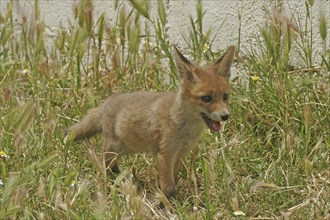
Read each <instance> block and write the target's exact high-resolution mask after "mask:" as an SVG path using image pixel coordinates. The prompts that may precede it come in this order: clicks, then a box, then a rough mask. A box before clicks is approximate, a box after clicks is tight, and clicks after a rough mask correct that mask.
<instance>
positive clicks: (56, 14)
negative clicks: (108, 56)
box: [0, 0, 330, 50]
mask: <svg viewBox="0 0 330 220" xmlns="http://www.w3.org/2000/svg"><path fill="white" fill-rule="evenodd" d="M163 1H164V2H165V5H166V13H167V16H168V24H167V27H168V28H167V32H168V33H167V34H168V36H169V37H170V39H171V40H172V42H173V43H175V44H178V45H180V46H181V47H185V45H186V44H185V43H184V41H183V37H182V35H181V34H184V35H187V34H188V30H189V28H190V23H189V16H190V15H191V16H193V17H196V4H197V1H196V0H163ZM8 2H9V0H0V11H1V13H3V12H4V11H5V8H6V5H7V3H8ZM33 2H34V1H33V0H14V9H13V10H14V14H15V19H16V21H17V23H18V25H17V28H16V29H19V23H20V22H21V20H22V16H33V12H32V11H33V4H34V3H33ZM75 2H77V1H73V0H40V1H39V3H40V9H41V17H42V18H43V19H44V21H45V23H46V26H47V27H46V36H47V37H49V38H50V39H51V38H52V37H54V36H55V35H56V30H57V28H58V27H59V25H60V24H62V25H63V26H67V25H68V19H70V20H73V13H72V8H73V7H72V6H73V4H74V3H75ZM120 2H121V3H123V4H126V5H127V8H129V7H130V3H129V2H128V1H120ZM157 3H158V1H157V0H150V14H151V16H154V17H155V16H157ZM279 5H282V8H283V15H284V16H285V17H287V18H289V19H292V21H293V23H296V22H295V21H294V19H297V18H298V17H299V18H300V19H301V21H304V18H305V17H306V7H305V1H304V0H277V1H275V0H273V1H272V0H204V1H203V10H204V11H206V14H205V16H204V20H203V22H204V24H203V25H204V30H207V29H208V28H213V29H214V32H213V33H214V34H215V41H214V43H213V48H214V49H220V48H225V47H226V46H227V45H229V44H236V45H237V42H238V37H239V31H238V29H239V26H240V24H241V48H249V47H250V44H251V43H253V42H252V41H253V37H254V36H255V35H256V34H259V33H260V31H259V27H260V26H263V25H265V24H266V22H267V14H268V13H269V12H271V11H272V9H273V8H274V7H276V6H279ZM94 9H95V13H94V18H95V20H96V18H97V17H98V16H99V15H100V14H102V13H105V14H106V17H107V20H108V22H110V23H112V25H114V24H115V22H116V16H117V12H115V11H114V0H94ZM311 12H312V16H313V24H315V26H314V27H313V28H314V29H316V30H318V26H319V15H320V14H322V13H323V14H325V15H326V16H327V20H328V29H327V32H328V34H327V35H328V38H327V39H328V42H327V45H328V46H329V45H330V0H315V3H314V6H313V7H312V10H311ZM239 14H240V15H241V21H240V20H239V16H238V15H239ZM313 38H314V41H315V48H316V49H317V50H321V39H320V35H319V34H318V31H315V34H314V36H313Z"/></svg>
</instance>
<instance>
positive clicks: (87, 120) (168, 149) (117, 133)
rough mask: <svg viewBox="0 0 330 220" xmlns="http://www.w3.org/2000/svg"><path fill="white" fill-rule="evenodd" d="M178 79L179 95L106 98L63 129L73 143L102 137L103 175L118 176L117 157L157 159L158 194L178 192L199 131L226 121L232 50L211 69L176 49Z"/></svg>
mask: <svg viewBox="0 0 330 220" xmlns="http://www.w3.org/2000/svg"><path fill="white" fill-rule="evenodd" d="M174 51H175V52H174V57H175V62H176V65H177V70H178V77H179V79H180V86H179V88H178V90H177V92H134V93H121V94H114V95H112V96H110V97H109V98H108V99H107V100H105V102H104V103H103V104H101V105H100V106H98V107H96V108H93V109H90V110H89V111H88V112H87V115H86V116H85V117H84V118H83V119H82V121H81V122H79V123H77V124H75V125H73V126H71V127H69V128H67V129H66V130H65V133H70V135H72V137H73V139H74V140H80V139H83V138H87V137H90V136H92V135H95V134H97V133H102V134H103V139H104V141H103V162H104V165H105V167H106V169H107V173H108V174H111V173H118V172H119V169H118V166H117V163H118V160H119V159H120V157H122V156H123V155H126V154H131V153H137V152H153V153H154V154H156V156H157V169H158V172H159V179H160V187H161V190H162V191H163V192H164V193H165V195H166V196H168V197H174V196H175V194H176V187H175V183H176V178H177V176H176V175H177V173H178V167H179V166H178V165H179V163H180V161H181V158H183V157H184V156H185V155H186V154H187V153H188V151H189V150H191V149H192V147H194V145H195V144H196V142H197V140H198V137H199V136H200V134H201V132H202V130H203V128H204V127H205V126H206V127H208V128H209V129H210V130H211V131H212V132H217V131H219V130H220V129H221V122H223V121H226V120H227V119H228V118H229V111H228V99H229V92H230V85H229V77H230V67H231V65H232V62H233V58H234V54H235V47H234V46H230V47H229V48H228V49H227V51H226V52H225V54H224V55H223V56H222V57H221V58H220V59H219V60H217V61H216V62H215V63H213V64H211V65H209V66H199V65H196V64H194V63H191V62H190V61H189V60H188V59H186V58H185V57H184V56H183V55H182V54H181V53H180V51H179V50H178V49H177V48H176V47H174Z"/></svg>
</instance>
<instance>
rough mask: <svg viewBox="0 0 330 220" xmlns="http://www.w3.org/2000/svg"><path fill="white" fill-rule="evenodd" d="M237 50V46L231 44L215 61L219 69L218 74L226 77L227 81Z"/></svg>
mask: <svg viewBox="0 0 330 220" xmlns="http://www.w3.org/2000/svg"><path fill="white" fill-rule="evenodd" d="M235 51H236V49H235V46H230V47H229V48H228V49H227V51H226V52H225V54H224V55H222V57H221V58H220V59H219V60H217V61H216V62H215V63H214V65H215V66H216V69H217V74H219V75H220V76H222V77H223V78H225V79H226V80H227V81H229V77H230V67H231V65H232V63H233V60H234V56H235Z"/></svg>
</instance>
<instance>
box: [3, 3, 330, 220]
mask: <svg viewBox="0 0 330 220" xmlns="http://www.w3.org/2000/svg"><path fill="white" fill-rule="evenodd" d="M130 4H131V6H133V9H129V7H125V4H122V2H121V1H114V6H115V9H116V11H117V18H118V19H117V21H116V22H115V23H114V24H110V23H108V21H107V20H106V19H105V16H104V15H101V16H100V17H95V16H94V13H93V4H92V2H91V1H81V2H77V3H76V4H75V5H74V7H73V15H74V19H73V20H70V22H69V23H70V24H69V27H68V28H64V27H61V26H59V30H58V33H57V36H56V39H55V40H54V42H53V44H52V45H51V48H52V49H47V47H46V43H45V42H46V38H45V36H44V34H43V33H44V32H43V31H44V29H45V25H46V24H45V23H44V22H43V21H42V20H41V18H40V12H39V6H38V1H35V3H34V6H35V7H34V16H33V17H22V19H21V22H22V26H21V31H20V32H19V33H16V32H15V31H14V29H15V28H14V21H13V12H12V8H13V1H10V2H9V3H8V5H7V10H6V11H5V13H3V14H1V16H0V25H1V27H2V28H1V34H0V88H1V89H0V91H1V96H0V110H1V111H0V112H1V115H0V117H1V120H0V128H1V130H0V134H1V135H0V150H1V152H0V169H1V171H0V172H1V178H0V179H1V181H0V184H1V187H0V198H1V199H0V207H1V209H0V218H1V219H105V218H106V219H168V218H173V219H177V218H180V219H233V218H237V219H246V218H251V219H283V218H284V219H328V218H329V217H330V213H329V210H330V202H329V201H330V172H329V164H330V137H329V125H330V121H329V120H330V104H329V103H330V95H329V93H330V90H329V84H330V74H329V71H330V65H329V64H330V55H329V50H327V46H329V45H326V42H327V40H328V38H329V36H327V34H326V27H327V25H329V24H327V22H326V21H327V20H326V17H325V16H324V15H321V16H320V25H319V29H317V28H316V27H318V26H317V25H316V24H313V21H312V19H311V18H312V15H311V13H310V12H311V8H312V7H313V1H306V11H307V12H308V13H307V17H306V19H305V20H302V19H300V18H299V17H298V16H293V18H294V19H296V22H292V21H291V20H289V19H287V18H285V17H283V16H281V13H280V12H276V13H269V22H268V23H267V25H266V26H265V27H262V28H261V29H260V34H258V35H257V36H256V40H257V42H258V43H257V45H258V46H257V47H255V46H254V47H252V46H251V48H242V47H241V45H237V46H238V47H239V48H242V50H241V51H240V54H241V56H240V58H239V59H238V61H239V62H238V63H237V64H236V68H237V69H238V71H237V72H238V73H237V76H236V77H235V78H234V79H233V82H232V84H233V92H232V95H231V104H230V105H231V106H230V107H231V119H230V120H229V122H228V123H226V125H225V128H224V131H223V132H221V133H219V134H210V133H209V132H207V131H205V132H204V133H203V136H202V137H201V140H200V142H199V144H198V145H199V146H198V148H197V149H196V150H195V151H194V152H192V153H191V154H189V156H188V157H187V158H186V162H185V165H184V169H183V170H182V172H181V173H180V180H179V195H178V199H177V200H176V201H174V202H173V204H169V205H168V208H167V209H160V208H159V207H158V202H159V201H160V200H164V198H163V196H162V194H161V193H160V190H159V189H158V187H157V181H158V180H157V170H156V168H155V165H154V164H155V161H154V160H155V159H154V158H153V156H152V155H149V154H138V155H135V156H131V157H127V158H125V160H124V161H123V163H122V164H121V169H122V173H121V174H120V175H119V176H118V177H117V178H116V179H115V180H111V179H110V178H107V177H105V176H104V175H102V173H103V170H102V166H101V165H100V160H99V159H98V158H99V154H100V152H101V149H100V147H99V146H100V145H101V141H102V140H101V139H100V137H96V138H92V139H91V140H88V141H84V142H81V143H71V142H70V141H69V140H67V139H65V138H64V137H63V134H62V129H63V128H65V127H67V126H69V125H71V124H73V123H74V122H75V121H77V120H79V119H80V117H81V116H82V115H83V114H84V113H85V112H86V111H87V109H89V108H91V107H93V106H96V105H97V104H99V103H100V102H102V100H103V99H104V98H105V97H107V96H108V95H110V94H111V93H114V92H125V91H137V90H157V91H158V90H160V91H162V90H174V89H175V87H176V82H177V78H176V72H175V65H174V63H173V59H172V55H171V42H170V39H169V38H168V36H167V35H166V22H167V17H166V13H165V7H164V3H163V1H161V0H159V1H158V8H157V10H158V17H157V16H156V17H155V18H151V16H150V14H149V9H148V4H144V3H140V2H139V1H136V0H130ZM196 10H197V15H198V17H197V19H196V20H194V19H193V18H190V22H191V31H190V32H189V33H187V34H185V33H182V34H183V39H184V40H185V42H186V44H187V46H188V47H189V48H191V49H192V51H191V53H192V57H194V58H195V59H196V60H199V59H202V58H203V59H205V60H210V61H212V60H213V59H215V58H217V57H218V56H219V55H220V54H221V50H220V51H215V50H213V48H212V41H213V40H214V39H216V38H217V37H218V36H217V35H216V34H213V33H212V29H209V30H207V31H206V32H204V30H203V27H202V24H203V22H202V19H203V15H204V11H203V5H202V2H201V1H198V4H197V8H196ZM294 24H297V25H294ZM317 35H320V36H321V38H322V40H323V50H322V51H319V52H318V51H316V50H315V47H313V37H315V36H317ZM211 37H213V38H211ZM227 46H228V45H223V48H221V49H226V47H227ZM294 54H298V56H296V55H294ZM293 56H296V57H298V58H297V59H298V64H299V65H298V64H296V65H294V64H293V63H294V62H293V61H292V57H293ZM315 60H321V61H320V62H316V61H315ZM237 211H242V212H243V213H244V214H245V216H243V215H242V216H235V215H234V213H235V214H237ZM238 214H239V212H238Z"/></svg>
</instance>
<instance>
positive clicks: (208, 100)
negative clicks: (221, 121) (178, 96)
mask: <svg viewBox="0 0 330 220" xmlns="http://www.w3.org/2000/svg"><path fill="white" fill-rule="evenodd" d="M201 99H202V101H203V102H206V103H208V102H211V101H212V97H211V96H209V95H205V96H202V97H201Z"/></svg>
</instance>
